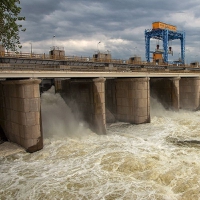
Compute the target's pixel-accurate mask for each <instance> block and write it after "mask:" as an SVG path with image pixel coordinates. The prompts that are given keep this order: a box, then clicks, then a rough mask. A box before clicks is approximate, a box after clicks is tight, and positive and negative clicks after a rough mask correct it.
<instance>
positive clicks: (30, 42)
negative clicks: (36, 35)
mask: <svg viewBox="0 0 200 200" xmlns="http://www.w3.org/2000/svg"><path fill="white" fill-rule="evenodd" d="M30 45H31V56H32V53H33V49H32V43H31V42H30Z"/></svg>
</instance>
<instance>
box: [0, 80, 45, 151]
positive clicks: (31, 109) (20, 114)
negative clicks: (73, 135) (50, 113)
mask: <svg viewBox="0 0 200 200" xmlns="http://www.w3.org/2000/svg"><path fill="white" fill-rule="evenodd" d="M40 82H41V81H40V80H39V79H24V80H9V81H2V82H1V84H0V101H1V105H0V113H1V116H0V124H1V127H2V129H3V130H4V133H5V135H6V137H7V139H8V140H9V141H10V142H14V143H17V144H19V145H20V146H22V147H24V148H25V149H26V151H28V152H35V151H38V150H40V149H42V148H43V136H42V128H41V124H42V123H41V109H40V107H41V106H40V90H39V84H40Z"/></svg>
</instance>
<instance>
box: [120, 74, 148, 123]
mask: <svg viewBox="0 0 200 200" xmlns="http://www.w3.org/2000/svg"><path fill="white" fill-rule="evenodd" d="M149 96H150V95H149V78H122V79H116V104H117V119H118V120H119V121H123V122H130V123H134V124H140V123H148V122H150V98H149Z"/></svg>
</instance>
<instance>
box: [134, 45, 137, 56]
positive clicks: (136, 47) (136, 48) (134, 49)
mask: <svg viewBox="0 0 200 200" xmlns="http://www.w3.org/2000/svg"><path fill="white" fill-rule="evenodd" d="M136 49H137V47H134V52H135V54H134V56H135V57H136V56H137V55H136Z"/></svg>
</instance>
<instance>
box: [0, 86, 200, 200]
mask: <svg viewBox="0 0 200 200" xmlns="http://www.w3.org/2000/svg"><path fill="white" fill-rule="evenodd" d="M42 117H43V129H44V138H45V139H44V149H42V150H41V151H38V152H35V153H32V154H30V153H26V152H25V151H23V150H22V149H21V148H20V147H16V146H15V153H14V154H13V152H11V150H13V148H11V149H10V150H8V149H7V150H5V151H6V153H5V154H0V199H1V200H4V199H6V200H7V199H8V200H12V199H13V200H54V199H59V200H61V199H63V200H79V199H80V200H153V199H159V200H196V199H200V144H199V143H200V142H199V141H200V124H199V121H200V112H199V111H197V112H189V111H184V110H180V111H179V112H173V111H166V110H165V109H164V108H163V107H162V106H161V105H160V104H159V103H158V102H157V101H156V100H155V99H151V123H149V124H141V125H131V124H127V123H113V124H110V125H107V133H108V134H107V135H97V134H95V133H93V132H92V131H90V130H89V129H88V128H87V125H86V124H84V123H83V122H77V121H76V119H75V117H73V113H71V111H70V109H69V108H68V106H67V105H66V104H65V102H64V101H63V99H62V98H61V97H60V95H59V94H54V91H53V89H51V90H50V91H48V92H46V93H43V95H42ZM4 145H5V146H6V145H8V147H9V145H12V144H9V143H5V144H4ZM0 146H1V147H3V146H2V145H0ZM8 151H10V153H11V155H9V152H8ZM1 152H3V149H1Z"/></svg>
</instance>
